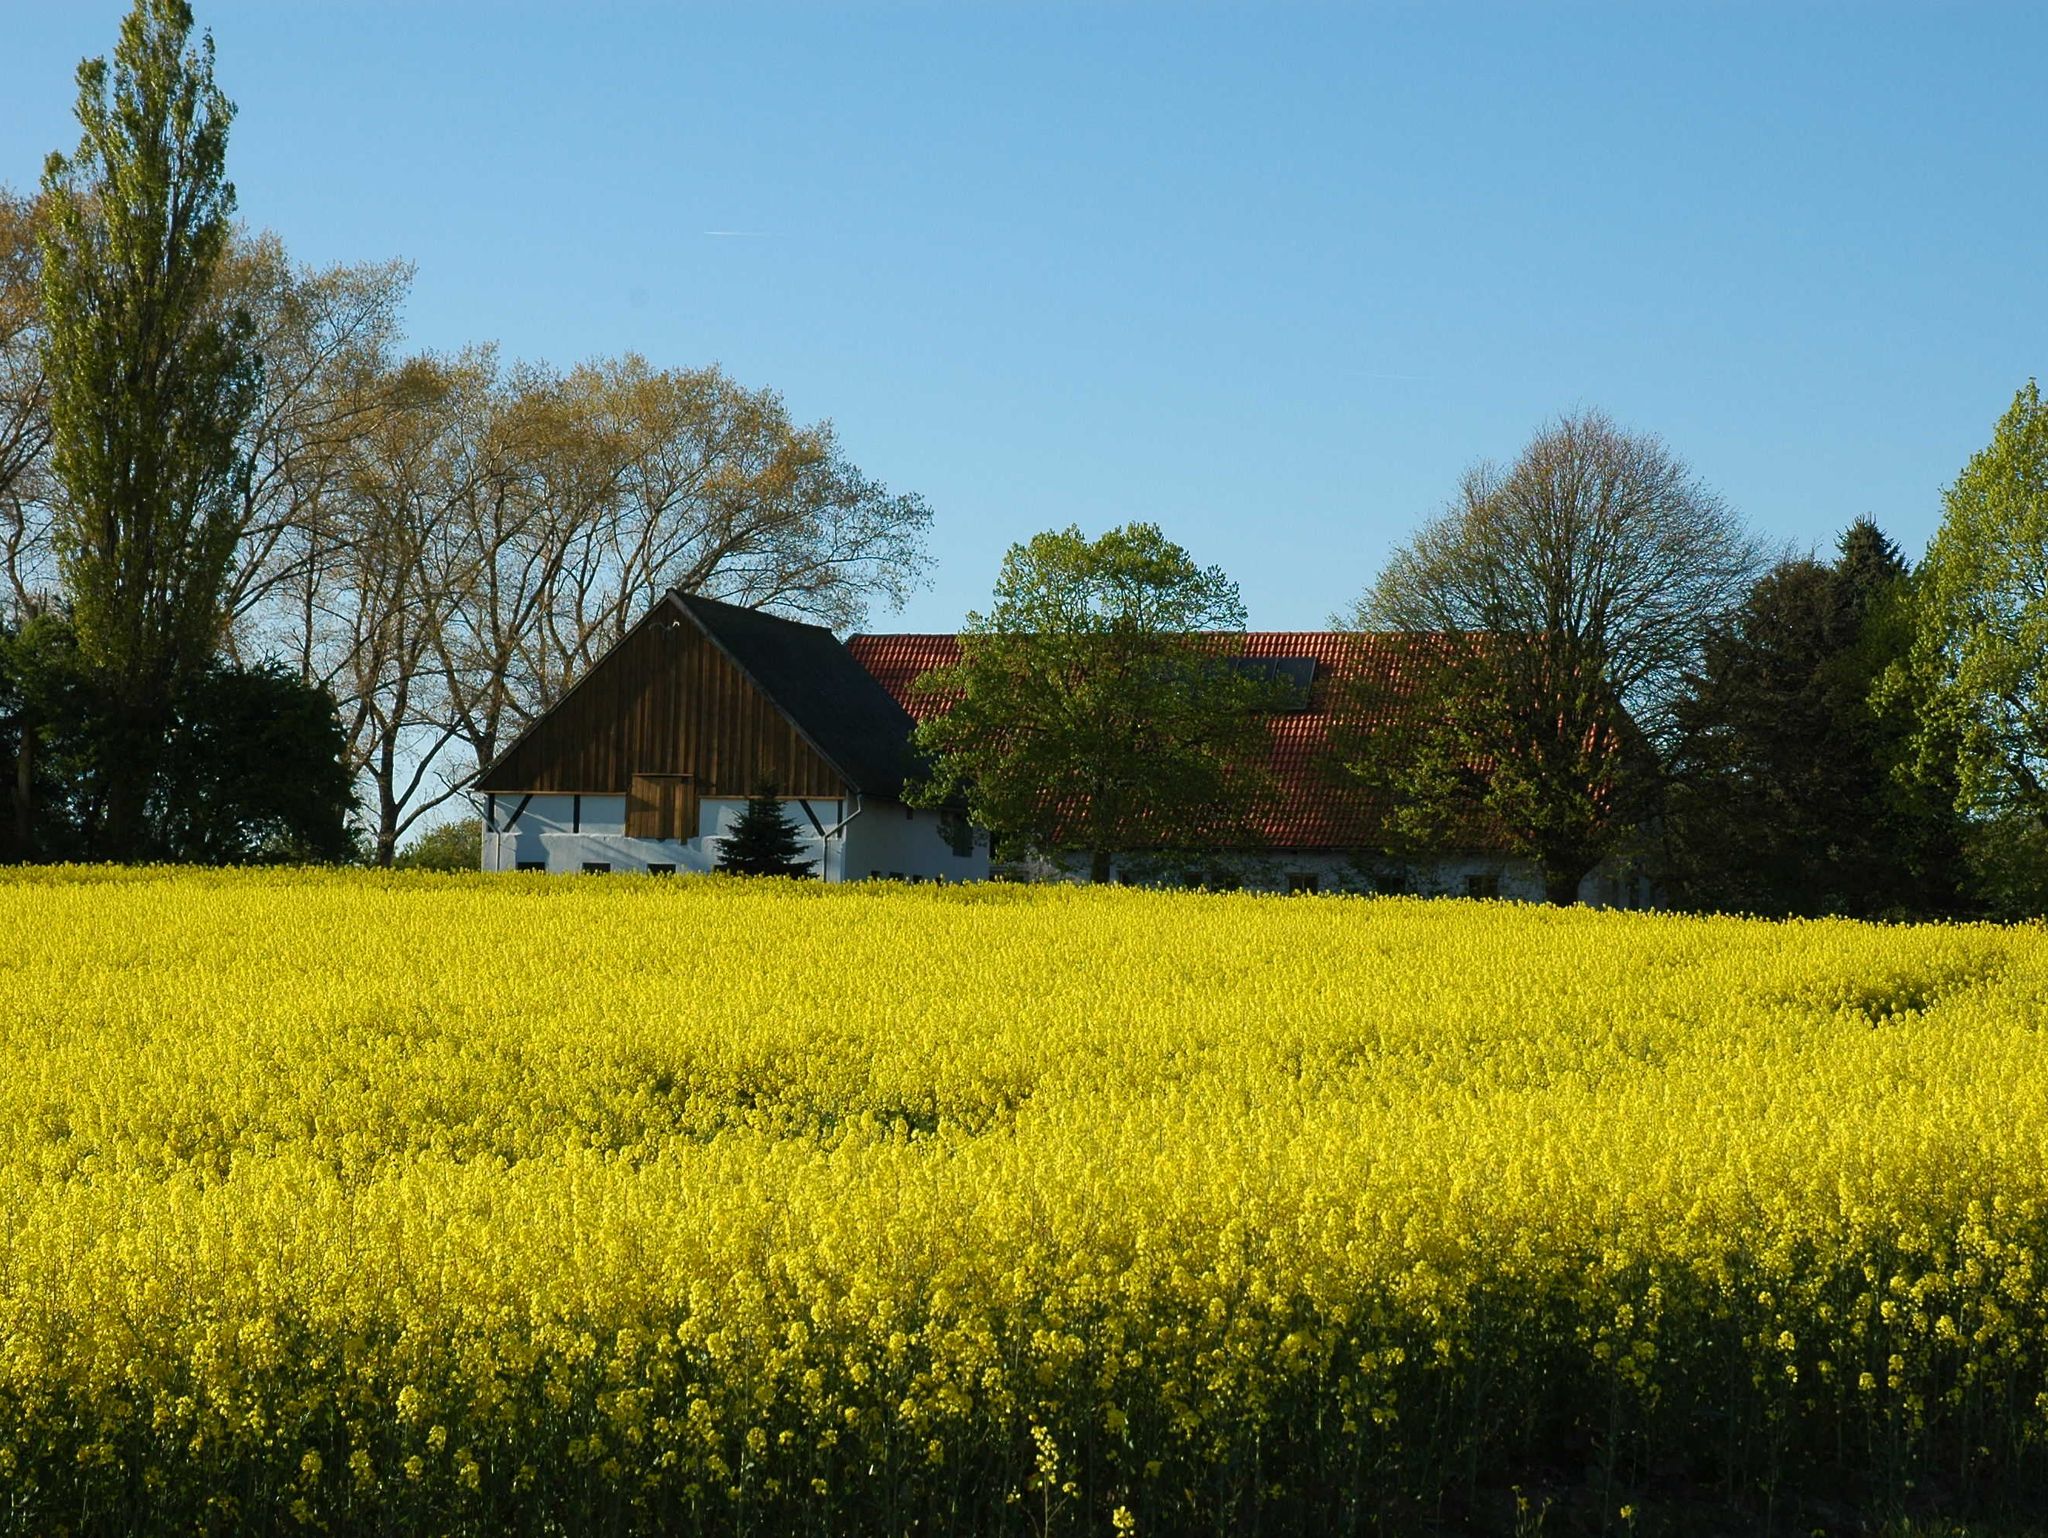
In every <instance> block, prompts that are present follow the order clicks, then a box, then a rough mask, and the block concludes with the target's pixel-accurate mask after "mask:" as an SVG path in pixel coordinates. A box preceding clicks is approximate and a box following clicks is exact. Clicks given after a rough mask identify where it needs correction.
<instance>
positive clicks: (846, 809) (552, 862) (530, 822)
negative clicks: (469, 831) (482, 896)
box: [483, 796, 988, 881]
mask: <svg viewBox="0 0 2048 1538" xmlns="http://www.w3.org/2000/svg"><path fill="white" fill-rule="evenodd" d="M519 800H520V798H518V797H513V796H500V797H499V798H498V802H497V807H496V822H497V826H496V827H495V828H491V827H486V829H485V831H484V835H483V845H484V847H483V867H484V869H485V870H499V871H509V870H517V869H519V867H520V866H521V865H537V866H539V867H540V868H541V869H543V870H545V871H546V872H547V873H548V874H550V875H575V874H579V873H581V872H582V871H583V869H584V867H585V866H586V865H604V866H607V867H609V869H610V872H611V873H612V874H630V873H640V872H645V871H647V870H648V869H649V868H650V867H651V866H654V865H669V866H673V867H674V868H675V872H676V873H677V874H684V873H688V872H693V871H695V872H702V871H709V870H713V869H715V868H716V867H717V864H718V852H719V848H720V845H721V843H722V841H723V839H724V836H725V834H726V832H727V830H728V829H730V828H731V826H732V825H733V824H734V823H735V822H736V821H738V820H739V817H740V814H741V813H742V812H744V811H745V810H746V804H747V803H746V801H745V799H744V798H742V797H709V796H707V797H705V798H704V799H703V800H701V801H699V802H698V803H697V836H696V837H694V838H691V839H651V838H628V837H626V833H625V826H626V798H625V797H623V796H584V797H582V798H581V803H582V804H581V806H580V808H579V807H578V806H577V805H576V804H575V799H574V798H571V797H569V796H535V797H533V798H532V800H531V801H529V802H528V803H527V805H526V807H525V809H524V810H519ZM785 805H786V806H787V807H788V810H789V816H790V820H791V821H792V822H794V823H795V824H796V825H797V828H798V829H799V830H800V832H801V833H802V835H803V839H802V844H801V853H802V854H803V855H804V856H805V857H807V858H810V859H813V860H816V861H817V862H818V864H817V865H814V866H813V867H812V869H813V873H814V874H817V875H819V876H821V877H822V878H823V879H824V880H827V881H848V880H852V881H860V880H864V879H867V878H868V877H871V876H877V875H879V876H884V877H888V876H900V877H902V878H903V879H905V880H917V881H932V880H943V881H985V880H987V879H988V843H987V840H986V839H980V840H977V842H976V846H975V848H974V849H973V851H972V852H971V853H969V854H967V855H964V856H963V855H957V854H955V853H954V852H953V850H952V848H951V846H950V845H949V844H948V842H947V840H946V838H945V836H944V833H943V831H942V829H943V826H944V824H943V820H942V819H941V818H940V816H939V814H938V813H936V812H925V811H910V810H909V809H907V808H905V807H904V806H903V805H902V803H900V802H896V801H888V800H880V799H875V800H869V801H867V802H866V804H865V805H863V806H862V807H861V808H860V811H859V814H858V815H851V814H853V812H854V805H855V804H854V803H853V802H852V801H838V800H830V801H827V800H818V799H815V798H814V799H812V800H810V801H808V802H805V801H801V800H797V799H793V798H792V799H789V800H787V801H786V802H785ZM515 811H516V812H517V816H516V817H515V816H514V813H515ZM906 814H907V815H906ZM508 822H509V823H510V824H511V825H510V826H509V827H507V826H506V824H507V823H508ZM842 823H843V824H844V826H843V827H842V826H841V824H842ZM820 829H822V830H823V832H824V833H825V834H827V835H833V836H829V837H821V836H820ZM835 829H838V832H837V833H836V835H835V834H834V830H835Z"/></svg>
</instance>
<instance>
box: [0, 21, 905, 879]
mask: <svg viewBox="0 0 2048 1538" xmlns="http://www.w3.org/2000/svg"><path fill="white" fill-rule="evenodd" d="M78 112H79V119H80V124H81V128H82V130H83V136H82V139H81V142H80V144H79V147H78V150H77V152H76V153H75V154H74V155H72V156H71V157H69V158H68V159H53V161H52V164H51V166H50V168H49V169H48V171H47V172H46V174H45V176H44V178H43V185H42V188H41V190H40V192H39V193H38V194H37V195H36V196H34V197H24V196H15V195H11V194H6V193H4V192H0V770H5V771H7V776H6V779H7V790H6V795H7V803H8V811H9V813H10V815H8V816H7V817H6V818H4V819H0V859H7V858H12V859H22V858H39V859H50V858H66V857H85V858H101V859H141V858H159V859H206V860H215V859H235V860H246V859H255V858H266V857H317V858H329V857H333V856H334V854H335V853H336V852H337V851H338V850H342V849H345V848H346V847H347V845H348V843H349V840H350V839H351V836H352V835H351V834H350V832H349V827H350V826H351V825H356V826H359V827H360V829H361V838H362V842H363V846H364V847H363V851H362V852H363V853H365V854H367V855H368V857H370V858H373V859H375V860H376V861H378V862H379V863H384V862H388V861H389V860H390V858H391V856H392V853H393V851H394V849H395V848H396V847H397V845H398V843H399V841H400V840H401V839H402V838H403V837H404V836H405V835H406V834H407V832H408V830H410V829H412V828H413V827H415V826H416V825H417V824H418V823H419V822H420V820H421V819H422V818H424V817H427V816H428V815H429V814H430V813H432V812H433V810H434V809H435V808H436V807H438V806H440V805H441V804H442V803H444V802H446V801H447V800H449V799H450V798H451V797H453V796H456V795H458V794H459V793H460V790H461V787H462V785H463V783H464V782H465V780H466V778H467V777H468V775H469V774H470V773H471V772H472V771H473V770H474V768H475V767H476V766H477V765H479V764H481V763H483V762H485V761H487V760H488V759H489V758H490V757H491V756H492V755H493V754H494V753H495V752H496V751H497V750H498V749H499V748H501V747H502V746H503V745H504V744H505V743H506V742H507V741H508V740H509V739H510V737H511V736H512V735H514V734H516V732H517V731H518V730H519V729H520V728H521V727H523V726H524V725H525V724H526V723H527V722H528V721H529V720H531V719H532V718H533V717H534V716H535V715H536V714H538V713H539V712H541V711H543V710H545V709H546V708H547V707H548V706H549V705H550V704H551V703H553V701H554V700H556V699H557V698H559V697H560V695H561V693H562V691H563V690H564V689H565V688H566V687H567V686H568V684H569V683H570V682H572V681H573V680H574V679H575V678H577V677H578V676H580V674H581V673H582V672H583V671H584V670H585V669H586V668H587V667H588V666H589V664H590V663H591V662H592V661H594V660H595V659H596V658H597V657H598V656H599V655H601V654H602V653H603V652H604V650H605V649H606V648H607V647H609V646H610V645H611V644H612V642H614V641H615V640H617V639H618V637H619V636H620V635H621V634H622V633H623V631H624V629H625V627H626V625H627V623H628V622H629V620H630V619H631V618H632V617H634V616H636V615H637V614H639V613H640V612H642V611H644V609H645V608H646V607H647V606H648V605H649V604H650V603H651V602H652V601H653V600H654V599H655V598H656V597H657V596H658V595H659V594H660V593H661V592H663V591H664V590H665V589H667V588H668V587H671V586H681V587H684V588H687V589H690V590H693V591H698V592H704V593H708V594H711V595H713V596H715V597H720V598H725V599H728V600H730V601H733V602H737V603H745V604H753V605H765V604H773V605H775V606H776V607H777V608H778V609H780V610H782V611H783V612H786V613H795V614H800V615H804V616H807V617H810V618H814V619H816V620H818V621H820V622H823V623H830V624H836V625H848V624H851V623H853V622H855V621H857V620H858V619H859V618H860V616H861V615H862V613H863V612H864V610H865V608H866V606H867V605H868V604H869V603H870V602H873V601H881V602H884V603H892V604H893V603H896V602H900V600H901V599H902V597H903V596H904V595H905V593H906V592H907V591H908V589H909V588H910V587H911V586H912V585H913V584H914V583H915V582H916V581H917V580H918V579H919V576H920V574H921V572H922V570H923V568H924V565H925V557H924V554H923V539H924V535H925V532H926V529H927V528H928V526H929V523H930V519H931V514H930V510H929V508H928V507H927V506H926V504H925V503H924V502H923V500H922V499H920V498H918V497H916V496H914V495H899V494H895V493H892V492H890V491H889V490H888V489H887V488H886V487H885V486H883V485H882V484H880V483H879V482H877V481H876V480H874V479H873V478H872V477H870V476H868V475H866V474H864V473H863V472H862V471H861V470H860V469H859V468H858V467H857V466H856V465H855V464H853V463H852V461H851V460H850V459H849V458H848V457H847V455H846V453H845V451H844V450H843V448H842V447H841V445H840V444H839V442H838V440H837V438H836V436H835V434H834V432H833V429H832V427H831V424H830V423H816V424H809V425H806V424H803V423H800V422H797V421H795V420H793V419H792V417H791V416H790V414H789V412H788V410H787V408H786V407H785V406H784V404H783V402H782V401H781V400H780V398H779V397H778V396H777V395H776V394H775V393H774V392H772V391H769V390H764V389H750V388H747V387H745V386H743V385H741V384H739V383H737V382H735V381H734V380H732V379H731V378H729V377H727V376H726V375H725V374H724V373H722V372H721V371H720V370H719V369H717V368H689V369H664V368H657V367H655V366H653V365H651V364H649V363H648V362H647V361H646V360H644V359H642V358H639V357H636V356H630V355H629V356H626V357H623V358H618V359H604V360H597V361H593V362H590V363H586V364H583V365H580V366H578V367H575V368H573V369H569V370H560V369H555V368H551V367H548V366H545V365H540V364H525V363H522V364H508V363H506V362H504V361H503V360H501V358H500V357H499V356H498V354H497V351H496V349H495V348H493V347H490V346H478V347H473V348H468V349H464V350H462V351H459V352H456V353H452V354H437V353H409V352H407V351H406V349H405V347H404V345H403V336H402V331H401V317H402V307H403V303H404V300H405V296H406V291H407V287H408V285H409V282H410V279H411V275H412V274H411V269H410V268H409V267H408V266H407V265H406V264H404V263H402V262H396V261H393V262H381V263H365V264H352V265H340V266H334V267H328V268H318V269H316V268H308V267H305V266H302V265H299V264H296V263H294V262H293V261H292V260H291V259H290V257H289V256H288V254H287V252H286V251H285V249H284V247H283V245H282V243H281V242H280V241H279V240H278V239H277V238H276V237H275V236H273V235H268V234H261V235H258V234H250V233H247V232H246V231H244V230H242V229H240V228H239V227H237V226H236V225H234V223H233V222H232V216H233V213H234V208H235V204H234V192H233V187H232V185H231V184H229V183H228V182H227V181H226V178H225V146H226V133H227V126H228V123H229V122H230V120H231V118H232V113H233V109H232V107H231V105H230V104H229V103H228V102H227V101H226V100H225V98H224V97H222V96H221V95H220V93H219V91H218V90H217V89H216V88H215V87H214V85H213V79H212V54H211V44H210V40H207V41H203V42H195V40H194V37H193V33H192V18H191V14H190V11H189V9H188V8H187V7H186V6H184V5H183V4H182V3H177V0H141V3H138V5H137V6H136V8H135V10H134V12H133V13H132V14H131V15H130V16H129V18H128V19H127V21H126V22H124V24H123V29H122V34H121V39H120V44H119V46H118V48H117V49H116V51H115V54H114V57H113V62H112V64H111V66H106V65H104V64H99V63H98V61H93V62H89V63H88V65H87V66H86V67H85V69H84V70H83V71H82V72H81V82H80V96H79V108H78ZM152 124H153V125H158V126H159V127H160V128H161V129H162V131H161V132H155V133H152V132H148V131H144V130H143V128H142V126H141V125H152ZM138 187H142V188H154V189H156V196H155V197H154V199H152V198H147V197H145V198H140V199H138V198H136V197H134V196H132V195H131V189H134V188H138ZM240 721H250V722H267V723H268V724H269V729H268V730H267V731H266V732H264V733H261V734H258V735H257V736H254V737H251V736H249V734H248V733H247V732H244V731H242V730H241V728H240V727H238V725H237V722H240ZM287 724H289V726H290V730H289V731H287ZM202 760H203V761H204V763H205V764H209V765H211V764H219V765H221V766H223V769H222V774H221V775H216V776H215V778H222V777H223V776H224V777H225V779H226V780H228V781H232V782H233V784H234V786H236V787H239V788H238V789H235V790H234V791H233V793H232V794H230V786H229V785H227V784H225V783H224V784H220V785H216V786H215V787H214V789H213V790H212V791H210V792H207V793H206V794H208V795H209V796H210V797H211V798H212V799H211V800H210V801H209V802H208V806H209V808H210V811H209V815H208V817H207V818H205V819H199V820H202V821H206V822H207V823H208V824H209V826H210V827H211V828H212V831H211V832H210V833H209V834H208V835H207V836H205V837H203V838H202V837H197V836H191V835H188V834H186V833H184V832H182V831H180V830H181V829H182V828H183V827H185V826H186V825H187V824H190V823H192V822H194V820H195V819H194V818H193V817H191V816H184V815H180V814H179V813H178V812H177V810H176V808H177V806H178V804H180V803H181V802H186V801H190V800H191V799H192V798H193V797H194V796H196V795H199V794H201V792H200V791H199V790H198V789H196V788H195V787H196V786H197V785H198V783H199V782H200V781H201V780H204V779H205V778H206V777H207V774H206V773H204V772H200V773H197V774H196V777H195V771H196V770H197V769H198V767H199V766H200V765H201V762H202ZM330 765H333V766H338V772H330V769H329V766H330ZM209 772H210V771H209ZM358 792H359V793H360V800H361V805H360V808H359V810H358V809H357V808H356V806H355V799H356V796H357V793H358ZM358 815H359V818H360V822H359V824H356V823H355V819H356V817H357V816H358Z"/></svg>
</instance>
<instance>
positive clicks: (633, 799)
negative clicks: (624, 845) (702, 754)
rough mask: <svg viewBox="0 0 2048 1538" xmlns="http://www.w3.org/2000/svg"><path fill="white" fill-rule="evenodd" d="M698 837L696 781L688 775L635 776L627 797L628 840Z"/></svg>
mask: <svg viewBox="0 0 2048 1538" xmlns="http://www.w3.org/2000/svg"><path fill="white" fill-rule="evenodd" d="M696 836H697V781H696V779H695V778H694V777H693V776H691V775H687V774H636V775H634V776H633V788H632V789H631V790H630V791H628V792H627V794H626V837H628V838H666V839H692V838H695V837H696Z"/></svg>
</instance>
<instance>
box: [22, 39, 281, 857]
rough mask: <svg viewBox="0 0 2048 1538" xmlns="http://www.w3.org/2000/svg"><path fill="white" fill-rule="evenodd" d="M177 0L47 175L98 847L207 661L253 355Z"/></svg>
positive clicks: (123, 831) (207, 68) (203, 47)
mask: <svg viewBox="0 0 2048 1538" xmlns="http://www.w3.org/2000/svg"><path fill="white" fill-rule="evenodd" d="M192 28H193V21H192V10H191V7H190V6H189V5H187V4H185V0H136V3H135V6H134V9H133V10H131V11H130V12H129V14H128V16H127V17H126V18H125V19H124V20H123V21H122V23H121V35H120V40H119V42H118V43H117V45H116V46H115V49H114V58H113V63H112V65H111V67H110V66H109V64H108V63H107V61H106V60H105V59H87V60H85V61H84V62H82V63H81V64H80V65H79V67H78V104H77V114H78V121H79V126H80V129H81V130H82V132H81V136H80V139H79V143H78V148H77V150H76V151H74V152H73V154H72V155H71V157H70V158H68V159H67V158H66V157H64V156H63V155H61V154H53V155H51V156H50V158H49V161H48V162H47V164H46V165H45V167H44V170H43V190H44V193H45V195H46V197H47V199H48V217H47V218H46V219H45V220H43V221H42V224H41V226H40V232H39V234H40V244H41V255H42V299H43V310H44V319H45V324H46V340H45V343H44V348H45V367H46V370H47V374H48V379H49V401H50V408H49V409H50V424H51V430H52V450H53V452H52V462H53V465H54V468H55V470H56V473H57V476H58V479H59V480H60V481H61V483H62V485H63V489H64V492H65V493H66V495H65V496H64V497H63V498H62V499H61V501H62V508H61V512H60V515H59V520H58V525H57V529H56V541H57V551H58V562H59V570H60V573H61V576H62V579H63V582H64V586H65V589H66V591H67V593H68V596H69V598H70V601H71V603H72V606H73V610H74V613H75V615H76V621H77V627H78V640H79V648H80V654H81V660H82V661H83V662H84V664H85V665H86V667H87V668H88V669H89V670H90V671H91V672H92V674H93V675H94V676H95V678H96V680H97V682H98V684H99V687H100V689H101V690H102V692H103V693H104V695H105V698H106V701H107V704H108V707H109V712H110V718H111V720H110V725H111V730H112V733H113V737H114V740H113V741H112V742H111V743H110V748H111V750H112V751H111V752H110V754H109V757H108V762H107V765H106V768H107V772H108V783H107V822H106V830H107V841H106V846H105V848H106V852H107V853H110V854H114V855H117V856H118V855H122V854H126V853H129V852H130V851H132V850H133V849H134V848H135V847H137V845H138V843H139V841H140V834H141V826H140V824H141V819H142V814H143V807H144V802H145V798H146V796H147V794H148V788H149V785H150V782H151V777H152V774H153V773H154V769H155V766H156V763H157V762H158V759H159V756H160V753H161V750H162V739H163V736H164V733H165V732H166V730H167V729H169V727H170V724H171V722H172V719H173V709H174V705H175V702H176V700H177V697H178V695H179V692H180V690H181V689H182V688H183V687H184V686H185V685H186V684H187V683H188V682H189V681H191V680H192V679H194V678H196V677H198V676H199V675H200V674H201V673H202V672H203V671H204V670H205V669H206V667H207V666H208V664H209V662H210V661H211V660H212V658H213V656H214V653H215V651H216V649H217V648H218V645H219V642H220V638H221V634H220V633H221V624H222V615H221V595H222V592H223V590H224V588H225V586H226V583H227V580H228V576H229V573H230V571H231V569H232V563H233V559H234V551H235V541H236V534H237V523H236V503H237V500H238V498H239V497H240V495H241V493H242V490H243V488H244V486H245V484H246V481H247V477H248V473H249V467H248V463H247V460H246V457H245V454H244V450H243V448H242V446H241V443H240V438H239V434H240V429H241V427H242V424H243V422H244V420H245V419H246V418H247V416H248V414H249V412H250V410H251V409H252V407H253V406H254V404H255V399H256V393H257V385H258V382H259V380H258V368H259V363H258V360H257V357H256V354H255V351H254V349H253V346H252V343H251V333H252V327H251V324H250V321H249V318H248V316H247V315H246V314H245V313H242V312H241V311H239V310H235V311H225V312H224V310H223V307H222V306H221V305H220V303H219V302H218V299H217V292H218V285H217V283H216V275H217V273H218V271H219V268H220V264H221V261H222V259H223V257H224V255H225V254H226V251H227V246H228V241H229V236H230V233H231V228H230V223H231V220H232V217H233V214H234V208H235V190H234V187H233V185H232V184H231V183H229V182H228V181H227V179H226V176H225V174H224V173H225V166H226V156H227V137H228V124H229V122H230V120H231V119H232V118H233V116H234V107H233V105H232V104H231V103H230V102H229V101H228V100H227V98H226V97H225V96H223V95H222V94H221V92H220V91H219V89H218V88H217V87H216V86H215V85H214V81H213V39H212V37H211V35H206V36H202V37H201V38H200V40H199V41H198V43H197V44H196V45H194V44H193V42H192Z"/></svg>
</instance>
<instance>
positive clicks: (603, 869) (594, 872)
mask: <svg viewBox="0 0 2048 1538" xmlns="http://www.w3.org/2000/svg"><path fill="white" fill-rule="evenodd" d="M611 873H612V867H611V862H610V861H608V860H585V861H584V862H583V874H584V875H586V876H609V875H610V874H611Z"/></svg>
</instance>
